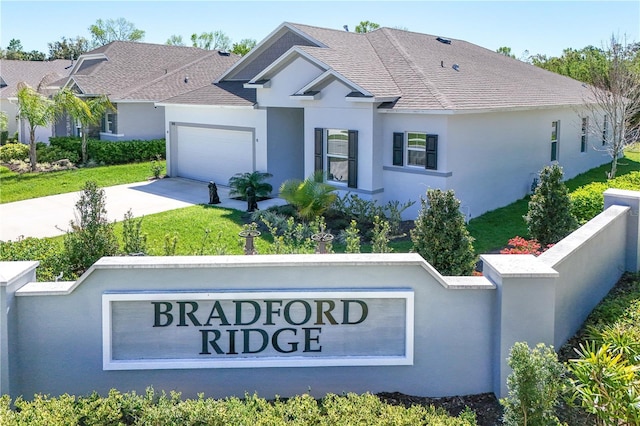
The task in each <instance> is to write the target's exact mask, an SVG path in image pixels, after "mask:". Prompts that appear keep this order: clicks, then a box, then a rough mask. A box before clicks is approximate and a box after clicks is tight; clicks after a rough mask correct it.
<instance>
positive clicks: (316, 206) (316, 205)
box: [280, 171, 337, 220]
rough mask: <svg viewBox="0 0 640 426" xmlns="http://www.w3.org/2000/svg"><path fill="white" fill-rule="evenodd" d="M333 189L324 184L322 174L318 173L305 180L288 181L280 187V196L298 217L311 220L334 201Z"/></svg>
mask: <svg viewBox="0 0 640 426" xmlns="http://www.w3.org/2000/svg"><path fill="white" fill-rule="evenodd" d="M335 190H336V189H335V188H334V187H333V186H331V185H329V184H328V183H325V182H324V174H323V173H322V172H321V171H319V172H316V173H314V174H313V175H311V176H309V177H308V178H306V179H305V180H304V181H301V180H300V179H290V180H287V181H285V182H284V183H283V184H282V185H281V186H280V196H281V197H282V198H284V199H285V200H286V201H287V202H288V203H289V204H292V205H293V206H295V207H296V209H297V210H298V215H299V216H300V217H301V218H303V219H305V220H311V219H314V218H315V217H317V216H322V214H323V213H324V212H325V211H327V209H329V207H331V205H332V204H333V202H334V201H335V200H336V197H337V195H336V193H335Z"/></svg>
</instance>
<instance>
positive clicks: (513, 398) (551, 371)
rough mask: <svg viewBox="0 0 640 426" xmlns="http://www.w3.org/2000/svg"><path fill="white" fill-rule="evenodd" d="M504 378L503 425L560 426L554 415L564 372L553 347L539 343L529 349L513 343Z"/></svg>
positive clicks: (525, 344)
mask: <svg viewBox="0 0 640 426" xmlns="http://www.w3.org/2000/svg"><path fill="white" fill-rule="evenodd" d="M508 362H509V367H511V369H512V372H511V374H509V377H507V385H508V387H509V396H508V397H506V398H503V399H501V400H500V404H502V405H503V406H504V420H503V422H504V424H505V425H508V426H536V425H560V422H559V421H558V418H557V417H556V415H555V411H556V406H557V403H558V399H559V397H560V396H561V394H562V392H563V390H564V388H565V385H566V380H565V378H564V374H565V369H564V367H563V365H562V364H561V363H560V362H559V361H558V355H556V353H555V351H554V350H553V347H547V346H545V345H544V344H542V343H539V344H538V345H537V346H536V347H535V348H533V349H531V348H529V345H527V343H526V342H516V343H515V344H514V345H513V347H512V348H511V351H510V352H509V360H508Z"/></svg>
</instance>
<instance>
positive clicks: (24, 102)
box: [16, 82, 56, 172]
mask: <svg viewBox="0 0 640 426" xmlns="http://www.w3.org/2000/svg"><path fill="white" fill-rule="evenodd" d="M16 95H17V97H18V116H19V117H20V118H23V119H26V120H27V122H28V124H29V163H30V165H31V171H32V172H33V171H35V170H36V164H37V158H36V127H38V126H40V127H44V126H46V125H48V124H49V123H51V122H52V121H53V119H54V118H55V116H56V108H55V103H54V102H53V101H52V100H51V99H48V98H47V97H46V96H44V95H42V94H40V93H38V92H37V91H36V90H35V89H34V88H32V87H31V86H29V85H28V84H27V83H24V82H21V83H18V92H17V94H16Z"/></svg>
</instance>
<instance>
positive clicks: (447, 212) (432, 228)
mask: <svg viewBox="0 0 640 426" xmlns="http://www.w3.org/2000/svg"><path fill="white" fill-rule="evenodd" d="M420 202H421V203H422V208H421V209H420V213H418V218H417V219H416V220H415V228H414V229H412V230H411V240H412V241H413V249H414V251H415V252H417V253H418V254H420V255H421V256H422V257H424V258H425V260H426V261H427V262H429V263H430V264H431V265H432V266H433V267H434V268H436V270H437V271H438V272H440V273H441V274H442V275H450V276H454V275H456V276H457V275H471V274H472V273H473V270H474V267H475V262H476V256H475V253H474V251H473V244H472V243H473V238H472V237H471V235H470V234H469V231H468V230H467V227H466V224H465V221H464V215H463V214H462V213H461V212H460V201H458V200H457V199H456V197H455V195H454V192H453V191H452V190H448V191H446V192H443V191H442V190H440V189H429V190H427V200H425V199H424V198H422V197H421V199H420Z"/></svg>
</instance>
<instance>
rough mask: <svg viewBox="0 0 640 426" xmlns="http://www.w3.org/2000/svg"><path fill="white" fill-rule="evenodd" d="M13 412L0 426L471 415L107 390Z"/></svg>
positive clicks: (470, 418)
mask: <svg viewBox="0 0 640 426" xmlns="http://www.w3.org/2000/svg"><path fill="white" fill-rule="evenodd" d="M14 404H15V409H12V408H11V399H10V398H9V396H7V395H3V396H2V397H0V424H3V425H4V424H7V425H34V424H38V425H163V426H172V425H176V426H182V425H209V426H228V425H254V426H259V425H265V426H266V425H269V426H280V425H298V426H305V425H309V426H311V425H313V426H333V425H356V424H358V425H411V426H419V425H440V426H473V425H476V420H475V414H473V413H472V412H471V411H469V410H466V411H463V412H462V413H461V414H460V415H459V416H458V417H450V416H449V415H448V414H447V413H446V412H445V411H444V410H442V409H436V408H433V407H429V408H426V407H422V406H412V407H409V408H405V407H402V406H396V405H389V404H387V403H385V402H382V401H380V399H379V398H378V397H376V396H375V395H372V394H369V393H367V394H363V395H356V394H352V393H349V394H346V395H344V396H337V395H334V394H329V395H327V396H326V397H325V398H323V399H322V400H320V401H317V400H315V399H314V398H313V397H311V396H309V395H301V396H295V397H293V398H289V399H286V400H281V399H276V400H275V401H273V402H269V401H267V400H265V399H263V398H259V397H258V396H256V395H245V399H243V400H241V399H238V398H226V399H221V400H217V399H212V398H206V399H205V398H204V396H203V395H199V397H198V398H197V399H192V400H185V401H183V400H181V399H180V394H179V393H176V392H171V393H170V394H169V395H167V394H165V393H164V392H163V393H161V394H159V393H157V392H154V391H153V389H148V390H147V392H146V394H145V395H136V393H135V392H130V393H125V394H123V393H120V392H118V391H117V390H111V391H110V392H109V395H108V397H106V398H101V397H100V396H99V395H98V394H96V393H94V394H92V395H90V396H86V397H77V398H76V397H75V396H72V395H67V394H65V395H62V396H59V397H50V396H48V395H35V397H34V398H33V400H32V401H26V400H24V399H22V398H20V397H19V398H17V399H16V400H15V401H14Z"/></svg>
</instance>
